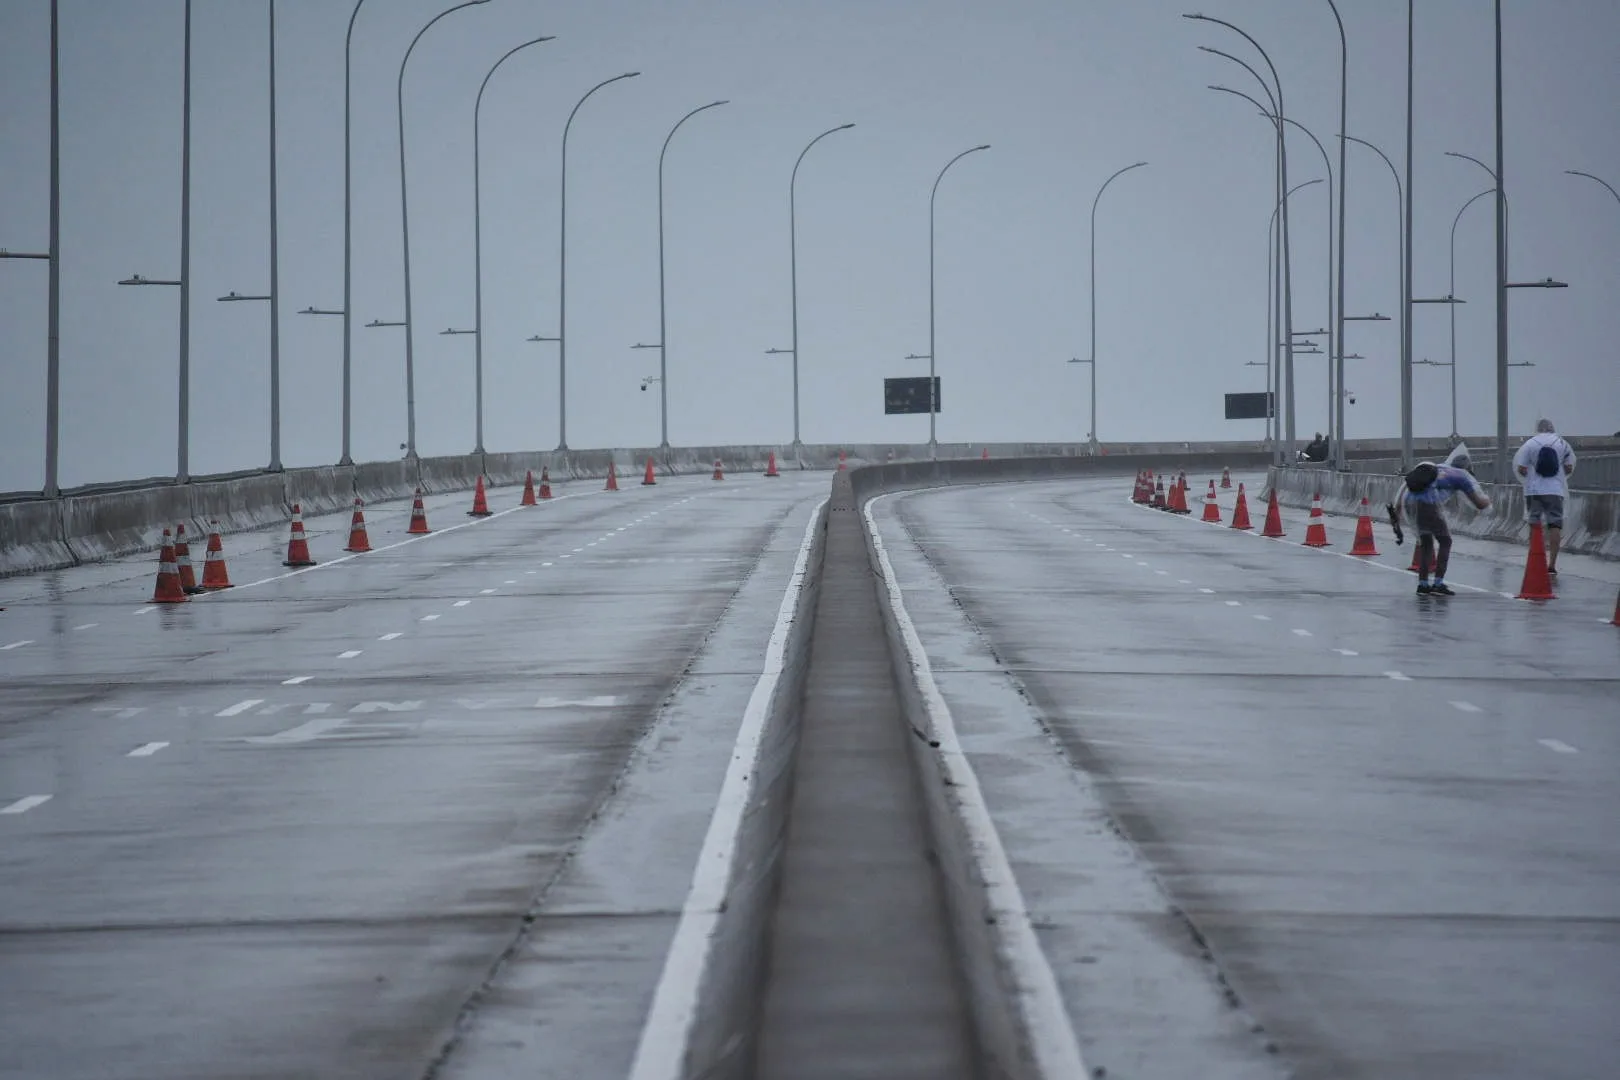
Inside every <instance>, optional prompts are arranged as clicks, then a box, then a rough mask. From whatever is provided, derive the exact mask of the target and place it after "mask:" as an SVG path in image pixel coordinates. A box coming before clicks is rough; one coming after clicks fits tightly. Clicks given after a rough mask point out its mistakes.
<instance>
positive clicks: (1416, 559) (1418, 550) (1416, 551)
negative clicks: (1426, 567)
mask: <svg viewBox="0 0 1620 1080" xmlns="http://www.w3.org/2000/svg"><path fill="white" fill-rule="evenodd" d="M1422 554H1423V545H1422V544H1420V543H1418V542H1417V541H1416V540H1414V541H1412V565H1411V566H1408V567H1407V569H1408V570H1410V571H1412V573H1414V574H1420V573H1422V572H1423V567H1422V566H1421V565H1420V564H1421V562H1422V558H1421V556H1422Z"/></svg>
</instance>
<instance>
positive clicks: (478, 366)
mask: <svg viewBox="0 0 1620 1080" xmlns="http://www.w3.org/2000/svg"><path fill="white" fill-rule="evenodd" d="M550 40H551V37H537V38H533V39H531V40H529V41H525V42H524V43H523V44H521V45H514V46H513V47H512V48H510V49H508V50H506V55H505V56H502V57H501V58H500V59H499V60H497V61H495V63H493V64H491V65H490V68H489V71H488V72H486V73H485V74H484V81H483V82H481V83H479V84H478V97H477V98H476V99H474V101H473V334H474V335H475V336H474V337H473V398H474V402H473V414H474V420H473V431H474V435H473V453H475V454H482V453H483V452H484V224H483V216H482V208H481V206H480V192H481V190H482V188H481V186H480V183H479V165H478V162H479V150H478V120H479V116H480V115H481V114H482V112H483V108H484V88H485V87H486V86H488V85H489V80H490V77H491V76H492V75H494V74H495V70H496V69H497V68H499V67H500V66H501V65H502V64H504V63H506V61H507V59H508V58H509V57H510V56H511V55H512V54H513V53H515V52H518V51H520V50H522V49H527V48H528V47H529V46H530V45H538V44H540V43H541V42H543V41H550Z"/></svg>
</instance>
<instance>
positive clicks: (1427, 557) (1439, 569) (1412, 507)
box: [1396, 461, 1491, 596]
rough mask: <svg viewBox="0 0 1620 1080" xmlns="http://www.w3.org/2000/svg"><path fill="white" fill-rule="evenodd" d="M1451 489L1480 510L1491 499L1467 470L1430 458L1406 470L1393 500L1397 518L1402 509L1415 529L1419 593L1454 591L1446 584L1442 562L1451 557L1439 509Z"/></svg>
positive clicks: (1447, 530) (1448, 593) (1448, 536)
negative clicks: (1403, 486)
mask: <svg viewBox="0 0 1620 1080" xmlns="http://www.w3.org/2000/svg"><path fill="white" fill-rule="evenodd" d="M1454 491H1460V492H1462V493H1463V495H1464V496H1465V497H1466V498H1467V499H1468V501H1469V502H1471V503H1473V504H1474V506H1475V507H1477V508H1478V509H1480V510H1486V509H1489V508H1490V505H1491V500H1490V499H1489V498H1487V497H1486V495H1485V492H1484V491H1483V490H1481V489H1480V486H1479V482H1478V481H1476V480H1475V479H1474V478H1473V476H1472V475H1470V474H1469V472H1468V470H1466V469H1460V468H1458V467H1456V466H1455V465H1436V464H1434V463H1433V462H1431V461H1422V462H1419V463H1418V464H1417V465H1416V466H1414V467H1413V468H1412V471H1411V472H1409V473H1407V474H1406V493H1405V496H1404V497H1403V498H1402V499H1401V500H1400V502H1398V503H1396V509H1397V518H1399V516H1400V515H1401V514H1402V513H1404V514H1405V515H1406V516H1407V517H1409V518H1410V519H1411V522H1412V528H1413V529H1414V530H1416V532H1417V538H1418V539H1417V543H1418V560H1417V561H1418V586H1417V591H1418V595H1419V596H1430V595H1435V596H1453V595H1455V594H1454V593H1453V592H1452V591H1451V587H1450V586H1449V585H1447V584H1446V566H1447V564H1448V563H1450V561H1451V526H1449V525H1447V524H1446V517H1445V513H1444V510H1443V508H1444V506H1445V502H1446V500H1447V499H1448V498H1450V497H1451V493H1452V492H1454ZM1431 573H1432V574H1433V579H1432V581H1431V579H1430V574H1431Z"/></svg>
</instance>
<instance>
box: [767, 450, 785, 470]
mask: <svg viewBox="0 0 1620 1080" xmlns="http://www.w3.org/2000/svg"><path fill="white" fill-rule="evenodd" d="M765 475H766V476H781V475H782V474H781V473H779V472H777V471H776V451H775V450H772V451H771V456H770V457H769V458H767V459H766V460H765Z"/></svg>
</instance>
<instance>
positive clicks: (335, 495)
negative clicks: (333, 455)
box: [281, 465, 354, 516]
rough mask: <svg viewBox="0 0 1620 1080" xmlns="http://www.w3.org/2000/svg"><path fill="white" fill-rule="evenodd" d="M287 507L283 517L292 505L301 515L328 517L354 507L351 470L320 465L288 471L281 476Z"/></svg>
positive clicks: (350, 467)
mask: <svg viewBox="0 0 1620 1080" xmlns="http://www.w3.org/2000/svg"><path fill="white" fill-rule="evenodd" d="M281 475H282V478H283V484H284V490H283V493H282V499H283V501H284V502H285V503H286V509H285V510H284V511H283V513H291V510H292V507H293V506H294V505H296V506H298V507H300V508H301V509H302V510H303V512H304V514H305V515H306V516H307V515H310V514H330V513H333V512H334V511H337V510H346V509H348V508H349V507H350V506H353V505H354V468H353V466H346V465H322V466H319V467H317V468H313V469H288V470H287V471H286V472H284V473H282V474H281Z"/></svg>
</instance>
